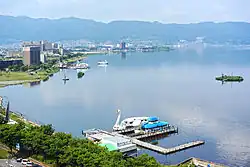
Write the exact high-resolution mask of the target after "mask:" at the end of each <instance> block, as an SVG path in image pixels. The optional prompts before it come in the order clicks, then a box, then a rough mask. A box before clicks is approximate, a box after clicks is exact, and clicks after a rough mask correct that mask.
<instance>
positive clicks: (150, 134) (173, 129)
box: [130, 126, 178, 140]
mask: <svg viewBox="0 0 250 167" xmlns="http://www.w3.org/2000/svg"><path fill="white" fill-rule="evenodd" d="M177 132H178V128H176V127H174V126H172V127H170V128H167V129H164V130H161V131H156V132H148V133H145V134H142V135H136V136H130V137H132V138H134V139H138V140H143V139H146V138H150V137H155V136H160V135H166V134H171V133H177Z"/></svg>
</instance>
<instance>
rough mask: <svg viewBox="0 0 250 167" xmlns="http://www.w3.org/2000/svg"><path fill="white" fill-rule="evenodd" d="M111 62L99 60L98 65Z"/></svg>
mask: <svg viewBox="0 0 250 167" xmlns="http://www.w3.org/2000/svg"><path fill="white" fill-rule="evenodd" d="M108 64H109V63H108V61H107V60H100V61H98V62H97V65H101V66H102V65H108Z"/></svg>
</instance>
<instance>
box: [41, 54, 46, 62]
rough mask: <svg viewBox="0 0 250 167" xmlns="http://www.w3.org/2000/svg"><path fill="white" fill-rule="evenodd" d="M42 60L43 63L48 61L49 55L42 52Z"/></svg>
mask: <svg viewBox="0 0 250 167" xmlns="http://www.w3.org/2000/svg"><path fill="white" fill-rule="evenodd" d="M40 62H41V63H46V62H47V56H46V54H44V53H42V54H41V55H40Z"/></svg>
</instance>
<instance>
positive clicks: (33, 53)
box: [23, 46, 41, 66]
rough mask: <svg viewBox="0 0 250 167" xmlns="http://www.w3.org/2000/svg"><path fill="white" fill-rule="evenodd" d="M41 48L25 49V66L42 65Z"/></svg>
mask: <svg viewBox="0 0 250 167" xmlns="http://www.w3.org/2000/svg"><path fill="white" fill-rule="evenodd" d="M40 51H41V47H40V46H28V47H24V48H23V58H24V59H23V64H24V65H28V66H30V65H37V64H40Z"/></svg>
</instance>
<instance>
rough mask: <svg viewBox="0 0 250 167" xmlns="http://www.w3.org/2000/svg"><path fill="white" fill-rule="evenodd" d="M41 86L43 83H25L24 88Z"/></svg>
mask: <svg viewBox="0 0 250 167" xmlns="http://www.w3.org/2000/svg"><path fill="white" fill-rule="evenodd" d="M40 84H41V81H34V82H29V83H25V84H23V86H24V87H28V88H30V87H34V86H37V85H40Z"/></svg>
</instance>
